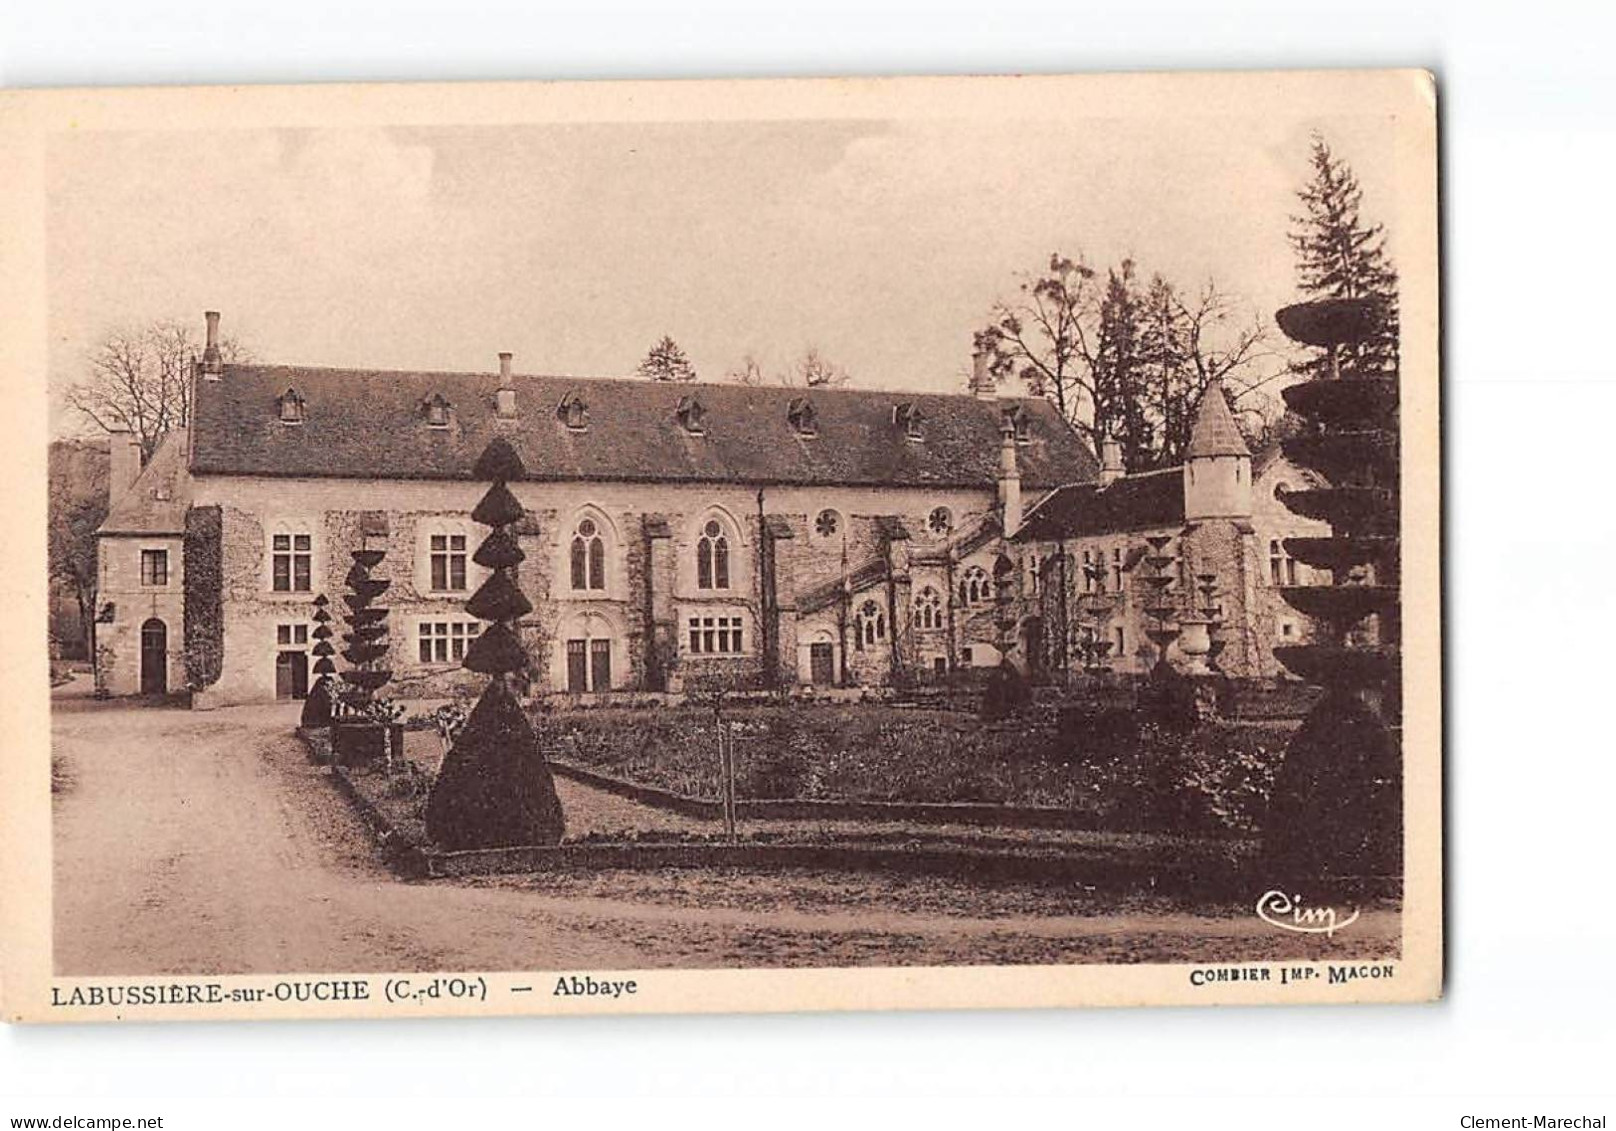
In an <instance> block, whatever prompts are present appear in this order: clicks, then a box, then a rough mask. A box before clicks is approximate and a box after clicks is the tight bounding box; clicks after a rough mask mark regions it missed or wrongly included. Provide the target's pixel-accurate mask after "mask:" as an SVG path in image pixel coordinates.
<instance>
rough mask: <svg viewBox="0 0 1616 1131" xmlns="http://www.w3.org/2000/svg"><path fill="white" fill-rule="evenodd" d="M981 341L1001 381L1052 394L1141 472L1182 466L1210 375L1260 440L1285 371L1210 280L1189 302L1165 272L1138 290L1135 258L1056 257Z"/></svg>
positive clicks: (1264, 338) (1252, 323)
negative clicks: (1097, 262) (1096, 264)
mask: <svg viewBox="0 0 1616 1131" xmlns="http://www.w3.org/2000/svg"><path fill="white" fill-rule="evenodd" d="M976 345H977V348H978V349H980V350H983V351H985V352H986V353H987V354H988V356H989V371H990V372H991V373H992V374H993V375H994V376H995V377H996V378H997V379H999V380H1001V381H1003V380H1009V379H1018V380H1020V381H1022V382H1023V383H1024V384H1025V385H1026V387H1027V390H1028V391H1029V392H1031V393H1032V394H1033V395H1035V396H1043V397H1047V398H1049V400H1051V401H1052V402H1053V403H1054V404H1055V407H1056V408H1057V409H1058V410H1059V411H1060V413H1061V415H1062V416H1063V417H1065V418H1066V420H1068V421H1069V422H1070V423H1071V424H1072V426H1073V427H1074V428H1076V429H1077V430H1078V432H1079V433H1080V434H1081V435H1083V436H1084V437H1085V438H1086V439H1088V440H1089V442H1090V443H1091V444H1096V445H1097V443H1098V441H1099V440H1100V439H1101V438H1103V437H1105V436H1113V437H1116V438H1117V439H1118V440H1120V441H1121V442H1122V445H1123V452H1124V458H1125V459H1126V461H1127V464H1128V466H1129V467H1130V468H1131V469H1133V470H1136V471H1143V470H1147V469H1149V468H1151V467H1156V466H1160V465H1163V464H1170V463H1173V462H1176V461H1178V460H1179V459H1181V458H1182V455H1183V451H1184V448H1185V447H1186V446H1187V444H1188V442H1189V429H1190V425H1191V422H1192V421H1193V419H1194V409H1195V406H1196V404H1197V403H1199V401H1200V397H1201V394H1202V392H1203V391H1204V390H1205V389H1206V387H1207V385H1208V383H1209V382H1211V381H1212V379H1213V378H1214V377H1220V378H1223V379H1224V381H1225V384H1226V386H1227V387H1228V388H1229V390H1230V392H1231V393H1232V394H1233V396H1234V397H1235V401H1236V406H1237V409H1236V411H1237V412H1239V413H1241V415H1242V417H1246V416H1248V415H1249V416H1250V417H1251V420H1250V425H1251V429H1252V431H1253V432H1261V431H1262V430H1263V429H1264V427H1265V426H1266V424H1267V422H1268V420H1269V417H1270V416H1271V415H1272V412H1271V410H1272V406H1273V402H1272V398H1268V397H1267V396H1266V395H1265V394H1262V393H1260V392H1259V391H1258V390H1259V388H1260V387H1261V386H1262V385H1265V384H1267V383H1268V382H1269V381H1271V380H1273V379H1275V378H1276V377H1278V376H1281V375H1283V373H1284V372H1285V370H1284V366H1283V365H1282V364H1278V363H1277V362H1275V363H1274V364H1269V362H1270V361H1271V360H1272V359H1274V358H1275V356H1276V355H1275V354H1274V352H1273V351H1272V350H1271V349H1270V348H1269V338H1268V333H1267V331H1266V329H1265V328H1264V327H1263V325H1262V323H1261V322H1260V321H1259V320H1258V319H1257V318H1256V317H1255V315H1253V316H1252V317H1251V318H1250V320H1249V321H1243V320H1242V319H1241V316H1240V309H1239V304H1237V303H1236V302H1235V301H1234V300H1233V299H1232V298H1231V297H1230V296H1229V295H1227V294H1226V293H1225V292H1223V291H1222V290H1221V289H1220V288H1219V287H1218V285H1217V284H1216V282H1215V281H1212V280H1208V281H1207V282H1206V283H1205V284H1204V285H1203V286H1202V287H1201V288H1200V289H1199V290H1197V291H1195V292H1194V293H1192V294H1189V293H1186V292H1184V291H1181V290H1180V289H1179V288H1178V287H1176V286H1175V285H1173V284H1172V283H1171V282H1169V281H1168V280H1167V279H1165V278H1164V277H1163V276H1161V275H1160V274H1157V275H1154V276H1152V277H1151V280H1150V283H1149V284H1148V286H1146V287H1145V288H1144V289H1143V290H1141V287H1140V283H1139V277H1138V274H1137V272H1136V269H1135V265H1134V263H1133V261H1132V260H1130V259H1124V260H1122V261H1121V262H1120V263H1119V264H1118V265H1117V266H1115V267H1112V268H1110V269H1108V270H1106V271H1105V273H1104V275H1103V277H1102V275H1101V273H1100V272H1098V271H1096V270H1095V269H1094V268H1092V267H1090V266H1089V265H1088V264H1087V263H1085V262H1084V261H1083V259H1082V258H1081V257H1078V258H1075V259H1073V258H1068V257H1067V256H1064V255H1061V254H1059V253H1057V254H1055V255H1052V256H1051V257H1050V259H1049V264H1048V266H1047V268H1046V270H1045V271H1044V272H1043V273H1041V274H1038V275H1028V276H1024V277H1023V278H1022V280H1021V282H1020V284H1019V287H1018V296H1017V298H1015V299H1014V300H1011V301H1008V302H1000V303H997V304H996V305H995V306H994V308H993V311H992V314H991V318H990V321H989V323H988V325H987V326H986V327H984V328H983V329H982V330H980V331H978V332H977V334H976Z"/></svg>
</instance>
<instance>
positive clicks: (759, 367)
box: [724, 350, 769, 389]
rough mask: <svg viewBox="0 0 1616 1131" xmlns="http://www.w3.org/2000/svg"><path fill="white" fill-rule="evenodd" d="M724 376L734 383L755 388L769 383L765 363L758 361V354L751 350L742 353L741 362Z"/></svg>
mask: <svg viewBox="0 0 1616 1131" xmlns="http://www.w3.org/2000/svg"><path fill="white" fill-rule="evenodd" d="M724 378H725V380H727V381H729V382H731V383H732V384H736V385H749V386H751V387H752V388H754V389H755V388H757V387H758V386H760V385H767V384H768V383H769V379H768V377H767V376H765V375H764V372H763V363H762V362H760V361H758V359H757V355H756V354H755V353H753V352H752V351H750V350H748V351H747V352H746V353H745V354H743V355H741V360H740V362H739V363H738V364H737V365H736V366H735V367H734V368H733V369H731V370H730V371H729V372H727V373H725V374H724Z"/></svg>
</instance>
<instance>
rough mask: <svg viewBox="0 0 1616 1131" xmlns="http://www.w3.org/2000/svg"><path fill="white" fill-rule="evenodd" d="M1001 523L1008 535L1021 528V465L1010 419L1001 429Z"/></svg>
mask: <svg viewBox="0 0 1616 1131" xmlns="http://www.w3.org/2000/svg"><path fill="white" fill-rule="evenodd" d="M999 523H1000V525H1001V526H1003V527H1004V533H1005V536H1006V537H1009V536H1010V535H1012V534H1014V533H1015V532H1016V531H1017V530H1019V529H1020V528H1021V466H1020V463H1019V462H1018V458H1017V456H1016V430H1015V428H1014V427H1013V426H1012V425H1011V424H1010V422H1009V421H1006V422H1005V424H1004V426H1003V427H1002V428H1001V429H1000V430H999Z"/></svg>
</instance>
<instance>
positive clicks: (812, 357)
mask: <svg viewBox="0 0 1616 1131" xmlns="http://www.w3.org/2000/svg"><path fill="white" fill-rule="evenodd" d="M850 380H852V377H851V376H850V375H849V374H848V372H847V370H846V369H843V368H842V367H841V366H840V365H837V364H836V363H835V362H834V361H831V360H830V359H829V358H828V357H826V356H825V355H824V353H823V352H821V351H820V349H819V347H818V346H816V345H813V344H809V345H808V346H807V347H806V348H805V349H804V350H803V351H802V356H801V357H799V358H798V359H797V361H796V363H795V364H794V365H793V366H792V367H791V368H790V369H788V370H786V372H785V373H784V374H783V375H782V376H781V384H784V385H802V386H806V387H807V388H810V389H834V388H840V387H841V386H843V385H845V384H847V383H848V382H849V381H850Z"/></svg>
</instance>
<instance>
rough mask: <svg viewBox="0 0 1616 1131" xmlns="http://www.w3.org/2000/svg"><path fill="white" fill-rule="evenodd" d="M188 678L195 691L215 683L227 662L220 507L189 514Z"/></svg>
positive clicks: (193, 508)
mask: <svg viewBox="0 0 1616 1131" xmlns="http://www.w3.org/2000/svg"><path fill="white" fill-rule="evenodd" d="M184 553H185V678H186V682H187V683H188V684H189V685H190V687H191V689H192V690H193V691H195V690H201V689H202V688H205V687H209V686H211V685H212V684H213V683H215V682H216V681H217V680H218V678H219V672H220V669H221V667H222V666H223V664H224V516H223V514H222V512H221V511H220V509H219V508H218V507H192V508H191V509H190V510H189V511H187V512H186V513H185V550H184Z"/></svg>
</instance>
